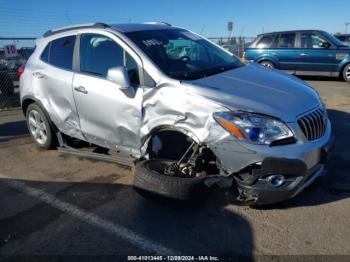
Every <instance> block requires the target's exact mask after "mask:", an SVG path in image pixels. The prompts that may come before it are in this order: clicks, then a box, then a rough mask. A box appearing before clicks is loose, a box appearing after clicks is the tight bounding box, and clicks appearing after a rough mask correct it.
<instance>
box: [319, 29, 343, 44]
mask: <svg viewBox="0 0 350 262" xmlns="http://www.w3.org/2000/svg"><path fill="white" fill-rule="evenodd" d="M324 33H325V35H326V36H327V37H328V39H329V40H331V41H332V42H333V44H335V45H336V46H346V45H344V43H343V42H342V41H340V40H339V39H338V38H336V37H335V36H334V35H331V34H330V33H328V32H324Z"/></svg>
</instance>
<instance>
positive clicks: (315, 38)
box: [300, 32, 328, 48]
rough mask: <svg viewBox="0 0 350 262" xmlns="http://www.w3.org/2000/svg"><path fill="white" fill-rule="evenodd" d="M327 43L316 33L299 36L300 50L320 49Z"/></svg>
mask: <svg viewBox="0 0 350 262" xmlns="http://www.w3.org/2000/svg"><path fill="white" fill-rule="evenodd" d="M327 42H328V41H327V40H326V38H325V37H323V36H321V35H319V34H317V33H311V32H306V33H301V34H300V47H301V48H322V44H323V43H327Z"/></svg>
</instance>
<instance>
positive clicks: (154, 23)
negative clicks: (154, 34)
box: [143, 21, 171, 26]
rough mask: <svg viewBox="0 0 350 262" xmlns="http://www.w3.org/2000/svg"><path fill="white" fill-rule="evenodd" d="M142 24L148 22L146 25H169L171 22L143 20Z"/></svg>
mask: <svg viewBox="0 0 350 262" xmlns="http://www.w3.org/2000/svg"><path fill="white" fill-rule="evenodd" d="M143 24H148V25H166V26H171V24H169V23H167V22H161V21H155V22H145V23H143Z"/></svg>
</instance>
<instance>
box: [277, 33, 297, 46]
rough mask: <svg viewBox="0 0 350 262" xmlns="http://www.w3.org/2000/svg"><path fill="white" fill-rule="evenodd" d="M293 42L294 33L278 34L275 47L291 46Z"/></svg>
mask: <svg viewBox="0 0 350 262" xmlns="http://www.w3.org/2000/svg"><path fill="white" fill-rule="evenodd" d="M294 43H295V33H286V34H280V35H279V38H278V41H277V45H276V47H277V48H293V47H294Z"/></svg>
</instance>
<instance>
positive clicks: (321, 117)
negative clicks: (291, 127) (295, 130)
mask: <svg viewBox="0 0 350 262" xmlns="http://www.w3.org/2000/svg"><path fill="white" fill-rule="evenodd" d="M298 125H299V126H300V128H301V130H302V131H303V133H304V135H305V136H306V138H307V140H309V141H312V140H315V139H318V138H320V137H322V136H323V135H324V133H325V131H326V125H327V112H326V109H324V108H318V109H316V110H314V111H312V112H311V113H308V114H306V115H303V116H302V117H300V118H299V119H298Z"/></svg>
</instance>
